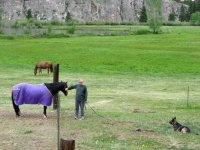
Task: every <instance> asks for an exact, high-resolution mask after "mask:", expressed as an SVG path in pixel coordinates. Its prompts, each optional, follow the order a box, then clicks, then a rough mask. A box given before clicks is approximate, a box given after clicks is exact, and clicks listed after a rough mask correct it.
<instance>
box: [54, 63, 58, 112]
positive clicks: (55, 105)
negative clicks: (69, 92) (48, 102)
mask: <svg viewBox="0 0 200 150" xmlns="http://www.w3.org/2000/svg"><path fill="white" fill-rule="evenodd" d="M58 80H59V64H55V65H54V68H53V82H58ZM57 97H58V94H56V95H55V96H54V97H53V109H54V110H55V109H57Z"/></svg>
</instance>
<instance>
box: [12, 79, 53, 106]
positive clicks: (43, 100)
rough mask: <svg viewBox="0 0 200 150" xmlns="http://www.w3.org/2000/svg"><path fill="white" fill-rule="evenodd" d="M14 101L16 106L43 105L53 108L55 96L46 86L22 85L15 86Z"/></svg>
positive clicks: (13, 90)
mask: <svg viewBox="0 0 200 150" xmlns="http://www.w3.org/2000/svg"><path fill="white" fill-rule="evenodd" d="M12 92H13V99H14V102H15V104H16V105H22V104H42V105H43V106H51V103H52V98H53V95H52V94H51V92H50V91H49V90H48V89H47V87H46V86H45V85H44V84H38V85H32V84H27V83H20V84H17V85H15V86H13V89H12Z"/></svg>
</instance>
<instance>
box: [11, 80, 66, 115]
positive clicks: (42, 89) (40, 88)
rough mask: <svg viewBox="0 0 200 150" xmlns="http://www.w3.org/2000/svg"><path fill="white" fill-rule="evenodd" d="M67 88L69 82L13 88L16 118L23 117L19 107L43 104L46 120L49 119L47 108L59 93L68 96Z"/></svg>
mask: <svg viewBox="0 0 200 150" xmlns="http://www.w3.org/2000/svg"><path fill="white" fill-rule="evenodd" d="M67 87H68V86H67V82H66V83H65V82H56V83H43V84H37V85H32V84H28V83H20V84H17V85H15V86H13V89H12V103H13V108H14V110H15V113H16V116H17V117H19V116H20V115H21V113H20V109H19V105H23V104H41V105H43V106H44V112H43V114H44V118H47V114H46V110H47V106H51V104H52V99H53V96H54V95H56V94H57V93H58V92H59V91H62V92H63V93H64V95H65V96H67V95H68V92H67V91H65V88H67Z"/></svg>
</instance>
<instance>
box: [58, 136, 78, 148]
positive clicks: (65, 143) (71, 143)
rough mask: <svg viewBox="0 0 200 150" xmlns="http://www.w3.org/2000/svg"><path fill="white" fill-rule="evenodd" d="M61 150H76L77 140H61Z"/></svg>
mask: <svg viewBox="0 0 200 150" xmlns="http://www.w3.org/2000/svg"><path fill="white" fill-rule="evenodd" d="M60 150H75V140H68V139H63V138H61V139H60Z"/></svg>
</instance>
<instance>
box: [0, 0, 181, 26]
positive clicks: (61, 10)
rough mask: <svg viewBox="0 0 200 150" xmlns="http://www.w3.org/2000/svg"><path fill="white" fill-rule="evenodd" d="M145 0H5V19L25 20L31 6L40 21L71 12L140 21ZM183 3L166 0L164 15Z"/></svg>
mask: <svg viewBox="0 0 200 150" xmlns="http://www.w3.org/2000/svg"><path fill="white" fill-rule="evenodd" d="M143 4H145V0H1V1H0V6H1V7H2V8H3V10H4V12H3V18H6V19H22V18H25V14H26V13H27V11H28V10H29V9H30V10H31V13H32V16H33V17H35V18H37V19H39V20H51V19H52V18H57V19H58V20H62V21H64V20H65V18H66V16H67V14H70V15H71V17H72V18H74V19H77V20H79V21H84V22H85V21H94V20H102V21H116V22H121V21H138V19H139V16H140V12H141V8H142V6H143ZM180 7H181V4H180V3H176V2H174V1H172V0H163V16H164V18H165V20H168V16H169V14H170V13H172V12H175V13H176V14H179V13H180Z"/></svg>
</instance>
